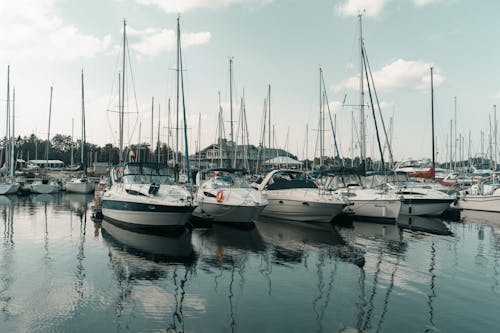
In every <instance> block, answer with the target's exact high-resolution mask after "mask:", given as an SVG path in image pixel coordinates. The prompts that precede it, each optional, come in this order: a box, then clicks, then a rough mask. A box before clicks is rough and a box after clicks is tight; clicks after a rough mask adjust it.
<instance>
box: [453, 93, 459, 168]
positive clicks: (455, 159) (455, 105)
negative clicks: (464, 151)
mask: <svg viewBox="0 0 500 333" xmlns="http://www.w3.org/2000/svg"><path fill="white" fill-rule="evenodd" d="M453 100H454V113H455V134H454V136H453V142H454V144H455V152H454V154H453V157H454V158H453V159H454V161H455V163H454V165H455V167H456V165H457V161H458V160H459V158H458V155H457V147H458V142H457V96H455V97H454V98H453Z"/></svg>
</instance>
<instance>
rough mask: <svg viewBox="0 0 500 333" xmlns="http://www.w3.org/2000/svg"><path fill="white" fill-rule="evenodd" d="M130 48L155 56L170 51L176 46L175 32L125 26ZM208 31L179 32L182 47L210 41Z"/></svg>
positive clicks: (210, 36)
mask: <svg viewBox="0 0 500 333" xmlns="http://www.w3.org/2000/svg"><path fill="white" fill-rule="evenodd" d="M127 35H128V37H129V45H130V48H132V49H133V50H135V51H137V52H138V53H140V54H142V55H146V56H157V55H159V54H161V53H165V52H172V51H173V50H175V48H176V45H177V44H176V43H177V37H176V32H175V31H174V30H171V29H160V28H146V29H143V30H137V29H134V28H132V27H130V26H128V27H127ZM211 38H212V35H211V33H210V32H189V33H182V34H181V43H182V48H188V47H190V46H195V45H201V44H206V43H208V42H209V41H210V39H211Z"/></svg>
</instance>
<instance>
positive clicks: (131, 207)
mask: <svg viewBox="0 0 500 333" xmlns="http://www.w3.org/2000/svg"><path fill="white" fill-rule="evenodd" d="M102 207H103V208H105V209H113V210H124V211H136V212H158V213H190V212H192V211H193V210H194V208H195V207H193V206H166V205H155V204H148V203H139V202H129V201H115V200H103V201H102Z"/></svg>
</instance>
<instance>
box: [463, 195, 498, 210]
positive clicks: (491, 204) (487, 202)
mask: <svg viewBox="0 0 500 333" xmlns="http://www.w3.org/2000/svg"><path fill="white" fill-rule="evenodd" d="M456 207H457V208H459V209H465V210H477V211H484V212H496V213H500V196H498V195H473V196H465V197H463V198H460V199H458V202H457V205H456Z"/></svg>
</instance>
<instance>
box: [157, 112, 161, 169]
mask: <svg viewBox="0 0 500 333" xmlns="http://www.w3.org/2000/svg"><path fill="white" fill-rule="evenodd" d="M160 115H161V113H160V104H158V140H157V142H156V147H157V148H156V153H157V154H158V156H157V158H156V160H157V162H158V163H160V157H161V156H160V148H161V143H160Z"/></svg>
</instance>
